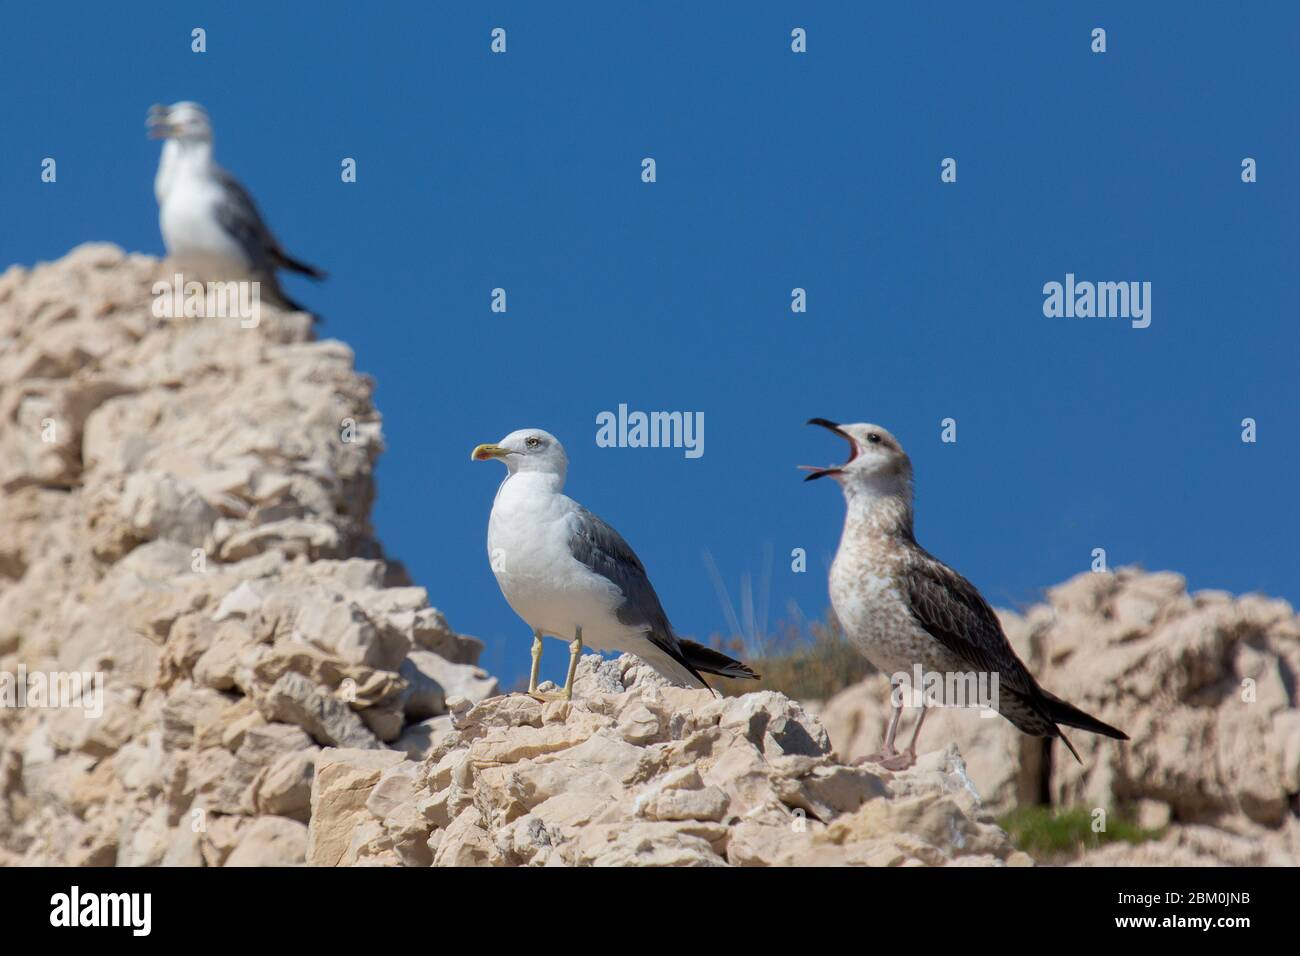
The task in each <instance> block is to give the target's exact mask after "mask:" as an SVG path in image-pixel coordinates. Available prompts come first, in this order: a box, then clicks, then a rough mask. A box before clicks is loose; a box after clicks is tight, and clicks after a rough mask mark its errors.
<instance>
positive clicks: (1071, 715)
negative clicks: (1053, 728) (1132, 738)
mask: <svg viewBox="0 0 1300 956" xmlns="http://www.w3.org/2000/svg"><path fill="white" fill-rule="evenodd" d="M1042 694H1043V703H1044V704H1045V705H1046V706H1045V708H1044V714H1045V715H1046V717H1047V718H1048V719H1049V720H1051V721H1053V722H1054V723H1058V724H1065V726H1067V727H1078V728H1079V729H1080V730H1086V731H1088V732H1089V733H1093V734H1101V735H1102V736H1103V737H1113V738H1115V739H1116V740H1128V734H1126V733H1124V731H1122V730H1119V729H1118V728H1115V727H1112V726H1111V725H1110V724H1107V723H1104V722H1102V721H1100V720H1098V719H1097V718H1096V717H1093V716H1092V715H1091V714H1086V713H1084V712H1083V711H1081V710H1080V709H1079V708H1078V707H1075V706H1074V705H1073V704H1070V703H1067V702H1066V701H1063V700H1061V698H1059V697H1057V696H1056V695H1055V694H1053V693H1051V692H1050V691H1046V690H1044V691H1043V692H1042ZM1066 746H1069V741H1066ZM1070 749H1071V750H1073V749H1074V748H1073V747H1070ZM1076 756H1078V755H1077V754H1076Z"/></svg>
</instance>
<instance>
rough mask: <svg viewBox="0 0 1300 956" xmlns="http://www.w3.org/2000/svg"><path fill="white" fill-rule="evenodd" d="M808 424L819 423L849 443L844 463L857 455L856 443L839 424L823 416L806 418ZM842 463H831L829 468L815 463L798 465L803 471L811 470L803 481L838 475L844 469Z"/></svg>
mask: <svg viewBox="0 0 1300 956" xmlns="http://www.w3.org/2000/svg"><path fill="white" fill-rule="evenodd" d="M808 424H809V425H820V426H821V427H822V428H825V429H828V430H829V431H833V432H834V433H835V434H837V435H839V436H840V437H841V438H843V439H844V440H845V441H846V442H848V443H849V458H848V461H846V462H844V465H847V464H848V463H849V462H850V461H852V460H853V459H854V458H857V457H858V443H857V442H855V441H854V440H853V439H852V438H851V437H850V436H849V433H848V432H846V431H844V430H843V429H842V428H840V426H839V425H837V424H835V423H834V422H832V421H828V420H827V419H825V418H810V419H808ZM844 465H832V466H830V467H829V468H819V467H817V466H816V465H800V466H799V467H800V468H802V469H803V470H804V471H807V472H811V474H809V475H808V477H807V478H805V479H804V481H812V480H813V479H814V478H825V477H826V476H827V475H838V474H840V473H841V472H842V471H844Z"/></svg>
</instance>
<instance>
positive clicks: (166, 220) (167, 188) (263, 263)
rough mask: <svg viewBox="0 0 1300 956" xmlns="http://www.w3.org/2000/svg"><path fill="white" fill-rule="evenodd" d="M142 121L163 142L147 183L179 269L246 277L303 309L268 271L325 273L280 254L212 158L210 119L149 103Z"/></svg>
mask: <svg viewBox="0 0 1300 956" xmlns="http://www.w3.org/2000/svg"><path fill="white" fill-rule="evenodd" d="M147 125H148V126H149V135H150V136H151V137H152V138H154V139H165V140H166V142H165V143H164V144H163V149H162V159H161V161H160V162H159V163H158V175H157V176H155V177H154V183H153V189H154V195H155V196H156V197H157V198H158V208H159V217H158V218H159V223H160V225H161V227H162V234H163V242H164V243H165V244H166V246H167V253H168V255H169V256H171V257H172V258H173V259H174V260H175V261H176V263H177V264H178V265H179V266H180V267H181V269H182V270H183V271H189V270H193V271H194V272H195V273H196V274H198V275H199V276H202V277H203V278H205V279H214V280H216V279H242V278H248V279H252V280H255V281H258V282H260V283H261V295H263V296H265V297H267V298H268V299H270V300H271V301H273V302H276V303H278V304H280V305H282V306H284V307H286V308H289V309H294V310H296V311H299V312H306V311H308V310H307V309H305V308H303V307H302V306H301V305H299V304H298V303H297V302H294V301H293V300H292V299H290V298H289V297H288V296H287V295H285V293H284V290H283V289H281V288H280V283H279V281H278V279H277V278H276V270H277V269H288V270H290V271H292V272H300V273H302V274H303V275H306V276H310V277H311V278H313V279H323V278H324V277H325V273H324V272H322V271H321V270H320V269H317V268H316V267H315V266H310V265H307V264H306V263H305V262H300V261H299V260H297V259H294V258H292V257H291V256H290V255H289V254H288V253H286V252H285V251H284V249H282V248H281V247H280V243H279V242H277V241H276V238H275V236H274V235H272V234H271V230H270V229H268V228H267V226H266V223H265V222H263V221H262V216H261V214H260V213H259V212H258V211H257V206H256V204H255V203H254V202H253V199H252V197H251V196H249V195H248V192H247V190H245V189H244V187H243V186H241V185H240V184H239V182H238V180H236V179H235V177H233V176H231V175H230V173H228V172H226V171H225V170H224V169H222V168H221V167H220V166H218V165H217V164H216V162H215V161H213V159H212V124H211V123H209V122H208V114H207V112H206V111H205V110H204V109H203V107H202V106H200V105H199V104H198V103H189V102H182V103H173V104H172V105H171V106H161V105H156V106H153V107H151V108H150V110H149V119H148V121H147Z"/></svg>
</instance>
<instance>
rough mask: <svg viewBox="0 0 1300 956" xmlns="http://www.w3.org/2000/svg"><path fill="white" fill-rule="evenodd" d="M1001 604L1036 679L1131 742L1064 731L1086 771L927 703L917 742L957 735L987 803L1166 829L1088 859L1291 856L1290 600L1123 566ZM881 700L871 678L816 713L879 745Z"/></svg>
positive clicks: (1295, 649)
mask: <svg viewBox="0 0 1300 956" xmlns="http://www.w3.org/2000/svg"><path fill="white" fill-rule="evenodd" d="M999 613H1000V616H1001V618H1002V622H1003V626H1004V628H1005V630H1006V633H1007V636H1008V638H1009V639H1010V640H1011V642H1012V644H1013V645H1015V647H1016V650H1017V652H1018V653H1019V654H1020V656H1021V658H1022V659H1023V660H1024V661H1025V662H1026V663H1027V664H1028V665H1029V667H1030V669H1031V670H1032V671H1033V672H1034V673H1035V674H1036V675H1037V676H1038V678H1039V680H1040V681H1041V682H1042V683H1043V685H1044V686H1045V687H1047V688H1049V689H1050V690H1052V691H1054V692H1055V693H1057V694H1059V695H1061V696H1062V697H1064V698H1066V699H1067V700H1069V701H1071V702H1072V703H1075V704H1077V705H1079V706H1080V707H1082V708H1083V709H1084V710H1086V711H1088V712H1089V713H1093V714H1095V715H1097V716H1098V717H1100V718H1101V719H1102V720H1105V721H1106V722H1107V723H1110V724H1112V725H1114V726H1117V727H1120V728H1122V729H1124V730H1125V731H1126V732H1127V733H1128V734H1129V736H1130V737H1131V738H1132V741H1131V742H1129V743H1123V744H1121V743H1117V742H1115V741H1111V740H1107V739H1105V738H1101V737H1094V736H1093V735H1091V734H1087V733H1083V732H1081V731H1068V730H1067V733H1068V734H1069V736H1070V739H1071V741H1072V742H1073V743H1074V745H1075V747H1077V748H1078V750H1079V753H1080V754H1081V755H1082V757H1083V763H1082V765H1080V764H1077V763H1076V762H1075V761H1074V759H1073V758H1071V757H1070V755H1069V754H1068V753H1066V752H1065V751H1064V750H1063V749H1059V748H1058V749H1057V750H1056V751H1055V752H1054V753H1051V754H1049V753H1048V752H1047V751H1046V750H1045V748H1044V746H1043V741H1041V740H1038V739H1033V738H1028V737H1025V736H1023V735H1021V734H1019V733H1018V732H1017V731H1016V730H1015V729H1014V728H1012V727H1011V725H1010V724H1008V723H1007V722H1006V721H1003V720H1001V719H991V720H985V719H981V718H980V717H979V716H978V714H976V713H973V712H971V711H969V710H940V711H936V712H935V713H933V714H932V715H930V716H929V717H928V718H927V720H926V725H925V733H924V736H923V737H922V745H923V746H924V745H925V744H926V743H927V742H928V743H929V744H930V745H932V746H938V745H946V744H947V743H948V742H950V741H951V742H955V743H956V745H957V747H958V749H959V750H960V751H961V753H962V754H963V755H964V757H965V758H966V761H967V765H968V767H969V769H970V776H971V779H972V780H973V781H974V783H975V786H976V788H977V789H978V790H979V792H980V793H981V794H982V795H983V796H984V797H985V798H986V800H988V802H989V803H990V805H991V806H993V807H994V808H995V809H997V810H1007V809H1010V808H1012V807H1017V806H1025V805H1028V804H1033V803H1036V802H1039V801H1040V800H1044V799H1046V800H1048V801H1050V802H1051V803H1053V804H1057V805H1062V806H1068V805H1082V806H1086V807H1099V808H1105V809H1107V810H1114V809H1117V808H1118V809H1119V810H1121V811H1122V812H1127V813H1129V814H1130V815H1132V816H1133V817H1134V818H1135V819H1136V820H1137V821H1138V822H1139V823H1141V824H1143V825H1144V826H1146V827H1148V828H1150V829H1154V830H1160V829H1163V828H1165V827H1167V828H1168V829H1167V831H1166V832H1165V834H1164V837H1163V838H1162V839H1160V840H1156V841H1152V842H1146V843H1142V844H1140V845H1138V846H1136V847H1133V846H1128V845H1126V844H1119V845H1114V846H1108V847H1106V848H1104V849H1103V850H1101V851H1098V852H1096V853H1094V854H1090V855H1089V856H1088V858H1087V861H1095V862H1098V863H1104V864H1116V863H1124V862H1134V863H1148V864H1162V863H1169V864H1181V865H1193V864H1198V863H1207V862H1214V861H1222V862H1226V863H1232V864H1248V863H1271V864H1275V865H1276V864H1290V865H1295V864H1297V863H1300V817H1298V814H1300V710H1297V701H1296V675H1297V674H1300V617H1298V616H1297V615H1296V614H1295V612H1294V611H1293V610H1292V608H1291V607H1290V605H1288V604H1287V603H1286V602H1285V601H1280V600H1273V599H1269V598H1265V597H1262V596H1259V595H1244V596H1241V597H1235V598H1234V597H1232V596H1230V595H1228V594H1225V593H1222V592H1217V591H1202V592H1199V593H1196V594H1188V593H1187V590H1186V586H1185V582H1184V580H1183V579H1182V577H1180V576H1179V575H1177V574H1171V573H1159V574H1146V573H1143V572H1141V571H1138V570H1135V569H1127V568H1126V569H1120V570H1118V571H1116V572H1114V573H1109V574H1099V573H1085V574H1081V575H1079V576H1077V577H1075V578H1073V579H1072V580H1070V581H1068V582H1066V583H1064V584H1062V585H1060V586H1058V587H1055V588H1052V589H1050V590H1049V591H1048V592H1047V603H1044V604H1039V605H1036V606H1034V607H1032V608H1030V609H1029V610H1028V611H1027V612H1026V613H1025V614H1024V615H1023V616H1022V615H1018V614H1014V613H1010V612H999ZM887 700H888V689H887V685H886V682H885V678H884V677H883V676H876V677H873V678H870V679H869V680H867V681H864V682H862V683H860V684H858V685H856V686H854V687H852V688H849V689H848V690H846V691H843V692H842V693H840V694H839V695H837V696H836V697H835V698H833V699H831V700H830V701H829V702H827V704H826V705H825V707H824V708H822V709H821V714H820V716H821V719H822V721H823V722H824V724H825V726H826V727H827V729H828V731H829V733H830V736H831V739H832V741H833V742H834V744H835V747H836V750H837V752H838V753H839V754H840V755H841V756H842V757H844V758H845V759H852V758H854V757H857V756H860V755H862V754H866V753H868V752H870V751H871V750H873V749H875V748H876V747H877V745H878V744H879V741H880V735H881V728H882V727H883V725H884V722H885V720H886V719H887V716H888V703H887ZM903 732H904V733H906V732H907V725H906V724H905V725H904V728H903Z"/></svg>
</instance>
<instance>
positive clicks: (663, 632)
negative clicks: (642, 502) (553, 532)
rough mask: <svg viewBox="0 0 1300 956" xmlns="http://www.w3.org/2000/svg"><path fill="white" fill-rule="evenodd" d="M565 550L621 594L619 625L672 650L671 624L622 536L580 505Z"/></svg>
mask: <svg viewBox="0 0 1300 956" xmlns="http://www.w3.org/2000/svg"><path fill="white" fill-rule="evenodd" d="M569 551H570V553H572V555H573V556H574V557H575V558H577V559H578V560H579V561H581V562H582V563H583V564H585V565H586V566H587V567H588V568H590V569H591V570H592V571H594V572H595V573H596V574H599V575H600V576H601V577H603V578H606V579H608V580H609V581H611V582H613V584H614V585H615V586H616V587H617V588H618V589H619V590H620V591H622V592H623V604H622V606H620V607H619V609H618V612H617V613H618V619H619V621H620V622H622V623H623V624H626V625H627V626H628V627H642V628H645V629H646V630H647V631H649V632H650V635H651V637H652V638H653V639H654V640H655V643H661V642H668V643H670V644H671V645H672V646H673V647H674V648H675V647H676V644H677V638H676V637H674V636H673V629H672V625H671V624H669V623H668V615H667V614H665V613H664V608H663V605H662V604H660V603H659V595H658V594H656V593H655V589H654V585H652V584H651V583H650V578H649V577H647V576H646V573H645V567H644V566H643V565H642V564H641V559H640V558H638V557H637V556H636V553H635V552H634V551H633V550H632V546H631V545H629V544H628V543H627V542H626V541H624V540H623V537H622V535H620V534H619V533H618V532H617V531H615V530H614V529H613V528H611V527H610V526H609V525H607V524H606V523H605V522H603V521H601V520H600V518H598V517H596V516H595V515H594V514H592V513H591V512H590V511H588V510H587V509H586V508H583V507H582V506H581V505H579V506H578V509H577V511H576V513H575V514H574V516H573V519H572V524H571V527H570V532H569Z"/></svg>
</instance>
